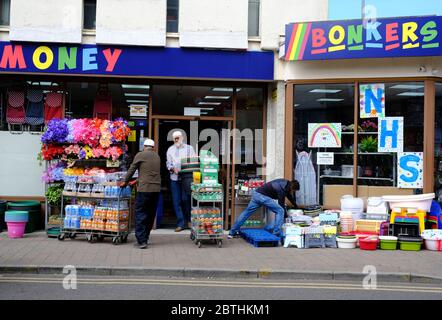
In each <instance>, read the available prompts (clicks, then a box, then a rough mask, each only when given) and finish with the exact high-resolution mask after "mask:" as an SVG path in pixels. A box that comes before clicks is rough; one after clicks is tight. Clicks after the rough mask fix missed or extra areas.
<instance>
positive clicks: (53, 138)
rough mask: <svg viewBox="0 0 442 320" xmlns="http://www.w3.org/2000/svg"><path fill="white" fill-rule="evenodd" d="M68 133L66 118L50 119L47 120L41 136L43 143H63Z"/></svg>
mask: <svg viewBox="0 0 442 320" xmlns="http://www.w3.org/2000/svg"><path fill="white" fill-rule="evenodd" d="M68 134H69V128H68V120H66V119H52V120H50V121H49V122H48V125H47V129H46V132H45V133H44V134H43V136H42V137H41V142H43V143H50V142H53V143H63V142H66V138H67V136H68Z"/></svg>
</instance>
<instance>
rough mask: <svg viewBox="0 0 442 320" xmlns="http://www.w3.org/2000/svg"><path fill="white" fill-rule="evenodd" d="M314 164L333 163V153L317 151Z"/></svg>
mask: <svg viewBox="0 0 442 320" xmlns="http://www.w3.org/2000/svg"><path fill="white" fill-rule="evenodd" d="M316 164H321V165H334V164H335V154H334V153H333V152H318V153H317V158H316Z"/></svg>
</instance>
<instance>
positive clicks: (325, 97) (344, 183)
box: [293, 84, 355, 208]
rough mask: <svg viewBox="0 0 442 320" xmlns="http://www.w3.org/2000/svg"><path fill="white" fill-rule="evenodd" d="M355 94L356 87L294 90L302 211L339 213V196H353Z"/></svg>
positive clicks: (295, 172) (318, 86)
mask: <svg viewBox="0 0 442 320" xmlns="http://www.w3.org/2000/svg"><path fill="white" fill-rule="evenodd" d="M354 90H355V88H354V85H353V84H306V85H296V86H295V88H294V100H293V101H294V106H293V107H294V113H293V114H294V141H293V153H294V156H293V159H294V163H293V177H294V178H295V179H297V180H298V181H299V183H300V186H301V189H300V191H299V192H297V204H298V205H300V206H310V205H315V204H324V206H326V207H330V208H333V207H336V206H337V205H338V204H339V198H340V197H339V195H341V194H352V193H353V188H352V185H353V165H354V164H353V157H354V155H353V154H354V145H353V144H354V135H353V131H352V130H353V127H354ZM324 153H325V154H324ZM327 153H329V154H328V155H327ZM330 153H331V154H330ZM336 199H338V200H337V201H336Z"/></svg>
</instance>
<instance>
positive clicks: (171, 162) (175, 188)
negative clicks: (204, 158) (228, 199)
mask: <svg viewBox="0 0 442 320" xmlns="http://www.w3.org/2000/svg"><path fill="white" fill-rule="evenodd" d="M172 137H173V142H174V144H173V145H172V146H170V147H169V149H168V150H167V169H168V170H169V172H170V180H171V182H170V188H171V190H172V201H173V207H174V210H175V214H176V217H177V228H176V229H175V232H180V231H182V230H183V229H185V228H186V227H188V226H189V224H190V207H191V202H190V201H191V200H190V194H188V192H186V188H183V185H182V181H181V179H180V177H179V173H180V171H181V159H182V158H188V157H195V156H196V154H195V150H194V149H193V147H192V146H190V145H188V144H185V143H184V141H183V140H184V139H183V134H182V133H181V131H175V132H173V134H172Z"/></svg>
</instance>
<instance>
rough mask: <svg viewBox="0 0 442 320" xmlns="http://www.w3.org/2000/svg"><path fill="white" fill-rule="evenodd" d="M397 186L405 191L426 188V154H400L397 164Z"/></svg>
mask: <svg viewBox="0 0 442 320" xmlns="http://www.w3.org/2000/svg"><path fill="white" fill-rule="evenodd" d="M397 172H398V175H397V186H398V188H403V189H421V188H423V187H424V153H423V152H400V153H398V163H397Z"/></svg>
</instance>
